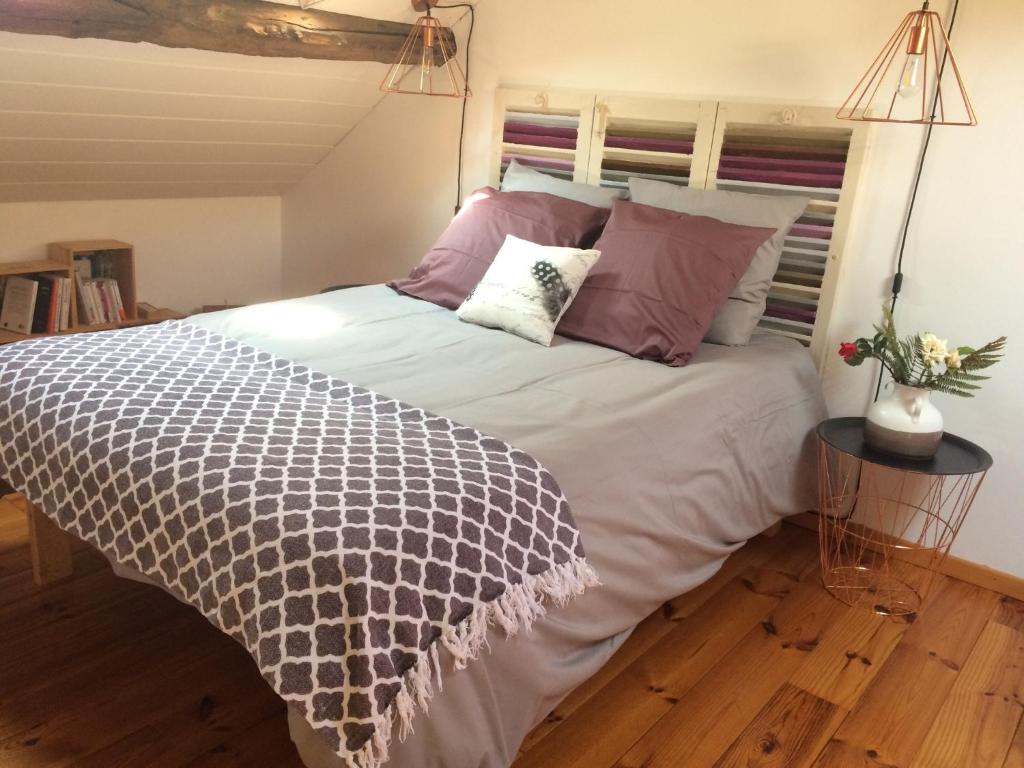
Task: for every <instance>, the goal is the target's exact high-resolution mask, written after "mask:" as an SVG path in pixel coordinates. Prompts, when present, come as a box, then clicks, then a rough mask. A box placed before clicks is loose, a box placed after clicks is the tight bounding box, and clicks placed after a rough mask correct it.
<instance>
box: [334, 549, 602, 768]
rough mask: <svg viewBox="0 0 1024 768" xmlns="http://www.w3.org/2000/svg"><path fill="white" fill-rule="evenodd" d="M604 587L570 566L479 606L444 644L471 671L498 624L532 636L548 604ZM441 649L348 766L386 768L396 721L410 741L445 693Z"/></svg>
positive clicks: (577, 563) (422, 664) (586, 570)
mask: <svg viewBox="0 0 1024 768" xmlns="http://www.w3.org/2000/svg"><path fill="white" fill-rule="evenodd" d="M599 583H600V582H599V581H598V579H597V574H596V573H595V572H594V569H593V568H591V567H590V566H589V565H588V564H587V561H586V560H584V559H583V558H574V559H572V560H568V561H566V562H564V563H562V564H561V565H557V566H555V567H554V568H552V569H550V570H548V571H545V572H544V573H539V574H537V575H535V576H529V577H527V579H526V581H525V582H523V583H522V584H517V585H516V586H514V587H512V589H510V590H508V591H507V592H505V594H503V595H502V596H501V597H499V598H497V599H496V600H492V601H491V602H489V603H485V604H483V605H480V606H477V608H476V609H475V610H474V611H473V613H472V615H471V616H469V617H468V618H467V619H465V620H464V621H462V622H460V623H459V624H457V625H456V626H454V627H448V629H447V630H446V631H445V632H444V634H442V635H441V638H440V642H442V643H444V647H445V648H447V649H448V651H449V652H450V653H451V655H452V657H453V658H454V659H455V668H456V669H465V668H466V665H468V664H469V662H471V661H473V660H474V659H476V658H477V656H479V655H480V651H481V650H482V649H483V647H484V646H485V645H486V644H487V630H488V628H489V627H490V626H491V625H492V624H498V625H499V626H500V627H501V628H502V629H503V630H504V631H505V634H506V636H508V637H514V636H515V635H517V634H518V633H519V631H520V630H526V631H527V632H529V631H530V630H531V629H532V627H533V622H534V621H536V620H537V619H538V618H540V617H541V616H543V615H544V614H545V612H546V610H545V608H544V602H545V600H553V601H554V603H555V604H556V605H559V606H561V605H565V604H566V603H568V602H569V601H570V600H572V599H573V598H574V597H577V596H578V595H581V594H583V592H584V590H586V588H587V587H594V586H597V585H598V584H599ZM437 646H438V643H437V642H435V643H433V644H432V645H431V646H430V652H429V653H428V654H426V655H424V656H423V657H421V658H420V660H419V662H417V664H416V666H414V667H413V668H412V669H410V670H409V671H408V672H407V673H406V675H405V680H404V682H403V684H402V689H401V690H400V691H399V692H398V695H397V696H395V700H394V701H393V702H392V704H391V706H390V707H389V708H388V709H387V711H385V712H383V713H382V714H381V715H380V718H379V719H378V721H377V722H376V723H375V726H376V727H375V728H374V733H373V737H372V738H371V739H370V740H369V741H367V742H366V744H364V745H363V746H362V748H360V749H359V751H358V752H354V753H352V755H351V756H350V759H349V760H348V763H349V765H350V766H351V767H352V768H381V766H383V765H384V763H386V762H387V760H388V753H389V750H390V746H391V734H392V731H393V730H394V725H395V720H396V719H397V720H398V738H399V740H400V741H405V739H406V738H407V737H408V736H409V734H411V733H412V721H413V717H414V716H415V715H416V711H417V708H418V709H421V710H423V711H424V713H426V712H427V710H428V707H429V704H430V699H431V697H432V696H433V693H434V685H435V682H436V685H437V687H438V689H439V690H440V689H441V661H440V659H439V657H438V650H437Z"/></svg>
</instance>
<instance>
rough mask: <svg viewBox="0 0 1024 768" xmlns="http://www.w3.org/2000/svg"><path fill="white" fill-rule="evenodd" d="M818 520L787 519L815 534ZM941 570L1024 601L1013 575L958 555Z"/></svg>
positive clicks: (1022, 585) (809, 515)
mask: <svg viewBox="0 0 1024 768" xmlns="http://www.w3.org/2000/svg"><path fill="white" fill-rule="evenodd" d="M818 520H819V518H818V516H817V515H816V514H814V513H813V512H801V513H800V514H798V515H793V516H791V517H787V518H786V522H787V523H790V524H792V525H798V526H800V527H801V528H806V529H808V530H810V531H814V532H815V533H817V531H818ZM939 570H940V571H941V572H942V573H943V574H945V575H946V576H951V577H952V578H954V579H959V580H960V581H966V582H967V583H968V584H974V585H975V586H978V587H984V588H985V589H991V590H992V591H993V592H999V593H1000V594H1003V595H1008V596H1010V597H1012V598H1015V599H1017V600H1024V578H1021V577H1020V576H1014V575H1013V574H1012V573H1006V572H1004V571H997V570H996V569H995V568H989V567H988V566H987V565H981V564H980V563H972V562H971V561H970V560H964V559H963V558H961V557H957V556H956V555H949V556H947V557H946V559H945V560H943V562H942V567H941V568H940V569H939Z"/></svg>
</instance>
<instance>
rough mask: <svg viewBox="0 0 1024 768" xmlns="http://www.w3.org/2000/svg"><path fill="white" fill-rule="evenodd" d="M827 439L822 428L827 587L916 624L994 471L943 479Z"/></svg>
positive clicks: (853, 601) (980, 470) (820, 455)
mask: <svg viewBox="0 0 1024 768" xmlns="http://www.w3.org/2000/svg"><path fill="white" fill-rule="evenodd" d="M832 421H833V422H839V421H846V420H839V419H836V420H832ZM828 424H830V422H825V423H824V424H823V427H825V426H826V425H828ZM828 435H829V433H828V430H827V429H826V430H825V431H824V432H823V431H822V428H819V439H818V489H819V512H820V515H821V517H820V520H819V525H818V539H819V545H820V549H821V575H822V583H823V584H824V586H825V588H826V589H827V590H828V591H829V592H830V593H831V594H832V595H834V596H835V597H836V598H838V599H839V600H841V601H842V602H844V603H846V604H847V605H851V606H855V607H859V608H865V609H868V610H872V611H874V612H875V613H879V614H882V615H886V616H893V617H904V618H907V619H910V620H912V619H913V617H914V616H916V614H917V613H918V612H919V611H920V610H921V605H922V603H923V601H924V598H925V597H926V596H927V594H928V591H929V590H930V588H931V586H932V584H933V582H934V581H935V574H936V573H938V572H939V570H940V569H941V567H942V563H943V560H945V558H946V556H947V555H948V554H949V549H950V547H951V546H952V544H953V541H954V540H955V539H956V536H957V533H958V532H959V531H960V526H961V525H962V524H963V522H964V519H965V518H966V516H967V513H968V511H969V510H970V507H971V504H972V503H973V501H974V498H975V496H976V494H977V492H978V489H979V487H980V486H981V483H982V481H983V480H984V478H985V473H986V470H987V468H988V467H987V466H978V467H977V468H976V470H977V471H968V472H966V473H965V474H952V473H943V474H939V473H935V472H933V471H929V470H932V469H933V466H930V465H929V464H928V463H927V462H925V463H922V464H920V465H919V466H918V467H915V465H914V464H913V462H908V461H907V460H900V459H890V458H888V457H885V456H882V455H880V454H875V453H874V452H872V451H871V450H870V449H868V448H866V447H863V446H858V447H857V448H856V449H851V448H850V446H849V445H848V444H844V443H843V442H842V441H841V440H835V441H830V440H829V439H826V437H827V436H828ZM964 442H966V441H964ZM979 450H980V449H979ZM985 457H986V458H987V454H986V455H985ZM989 461H991V459H989ZM965 468H966V469H968V470H970V469H974V467H971V466H967V467H965ZM908 564H909V565H908ZM914 566H917V567H914Z"/></svg>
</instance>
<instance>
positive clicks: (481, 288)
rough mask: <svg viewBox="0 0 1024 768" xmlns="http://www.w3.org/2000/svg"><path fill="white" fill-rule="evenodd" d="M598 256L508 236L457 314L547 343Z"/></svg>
mask: <svg viewBox="0 0 1024 768" xmlns="http://www.w3.org/2000/svg"><path fill="white" fill-rule="evenodd" d="M600 256H601V253H600V251H593V250H583V249H580V248H562V247H557V246H550V245H537V244H536V243H531V242H529V241H528V240H521V239H520V238H518V237H515V236H514V235H508V236H507V237H506V238H505V244H504V245H502V246H501V250H499V251H498V255H497V256H495V257H494V261H493V262H492V263H491V266H490V267H489V268H488V269H487V273H486V274H485V275H484V276H483V279H482V280H481V281H480V282H479V283H477V286H476V288H474V289H473V290H472V291H471V292H470V294H469V296H468V297H467V298H466V300H465V301H464V302H462V306H461V307H459V308H458V310H456V314H457V315H458V316H459V318H460V319H462V320H465V321H466V322H470V323H476V324H477V325H485V326H487V327H488V328H500V329H501V330H503V331H508V332H509V333H514V334H516V335H517V336H522V337H523V338H524V339H529V340H530V341H535V342H537V343H538V344H543V345H544V346H546V347H549V346H551V339H552V337H553V336H554V335H555V326H556V325H558V321H559V320H560V319H561V318H562V315H563V314H565V310H567V309H568V308H569V305H570V304H571V303H572V300H573V299H574V298H576V293H577V292H578V291H579V289H580V286H581V285H583V281H584V280H585V279H586V277H587V273H588V272H590V269H591V267H593V266H594V265H595V264H596V263H597V260H598V259H599V258H600Z"/></svg>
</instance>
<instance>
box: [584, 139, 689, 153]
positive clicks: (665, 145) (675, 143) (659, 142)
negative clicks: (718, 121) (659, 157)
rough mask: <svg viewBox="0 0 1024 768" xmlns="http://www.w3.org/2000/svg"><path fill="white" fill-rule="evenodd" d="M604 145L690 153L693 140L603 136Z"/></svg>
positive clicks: (649, 150)
mask: <svg viewBox="0 0 1024 768" xmlns="http://www.w3.org/2000/svg"><path fill="white" fill-rule="evenodd" d="M604 145H605V146H606V147H618V148H620V149H644V150H647V151H648V152H677V153H680V154H686V155H688V154H690V153H691V152H693V142H692V141H683V140H682V139H646V138H637V137H634V136H605V139H604Z"/></svg>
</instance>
